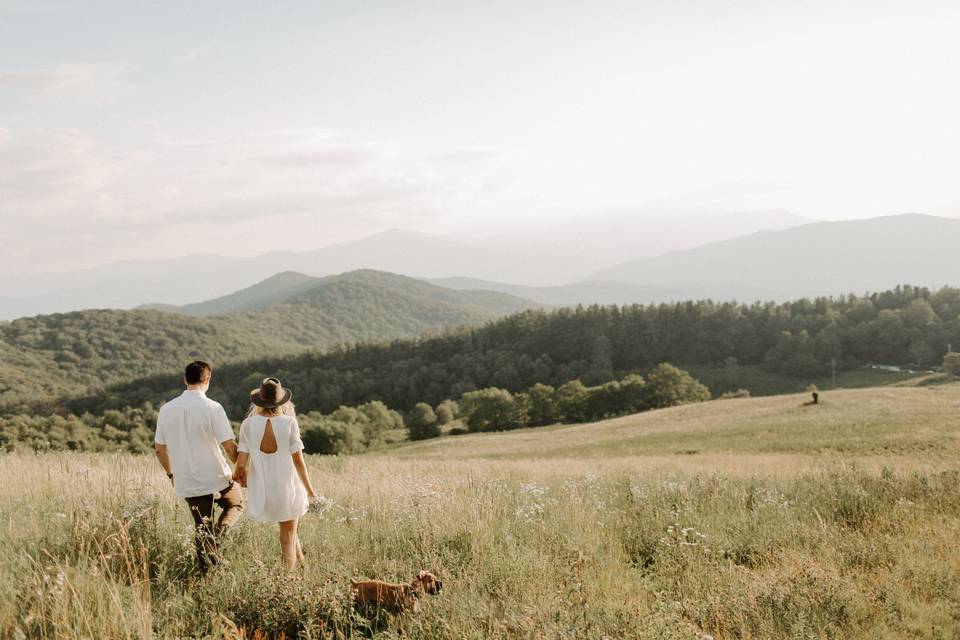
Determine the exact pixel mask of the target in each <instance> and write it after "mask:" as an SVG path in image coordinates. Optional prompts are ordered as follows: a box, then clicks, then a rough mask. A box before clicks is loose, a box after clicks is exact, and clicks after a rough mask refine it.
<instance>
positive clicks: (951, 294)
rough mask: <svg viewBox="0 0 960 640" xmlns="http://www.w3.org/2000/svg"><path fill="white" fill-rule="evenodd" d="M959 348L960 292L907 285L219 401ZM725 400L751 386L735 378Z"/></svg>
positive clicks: (505, 341) (244, 371)
mask: <svg viewBox="0 0 960 640" xmlns="http://www.w3.org/2000/svg"><path fill="white" fill-rule="evenodd" d="M951 343H952V344H960V289H954V288H944V289H940V290H939V291H936V292H931V291H930V290H928V289H925V288H919V287H909V286H904V287H897V288H896V289H893V290H891V291H886V292H882V293H876V294H872V295H869V296H843V297H838V298H817V299H815V300H809V299H802V300H797V301H794V302H787V303H779V304H778V303H754V304H749V305H748V304H738V303H734V302H727V303H717V302H711V301H701V302H678V303H670V304H660V305H634V306H627V307H617V306H591V307H578V308H567V309H558V310H553V311H527V312H522V313H518V314H514V315H512V316H509V317H506V318H503V319H501V320H498V321H495V322H491V323H489V324H487V325H485V326H483V327H479V328H475V329H467V330H461V331H454V332H450V333H449V334H447V335H443V336H438V337H434V338H428V339H416V340H397V341H394V342H392V343H389V344H382V345H374V344H365V345H353V346H342V347H339V348H337V349H335V350H333V351H330V352H327V353H316V352H310V353H303V354H300V355H297V356H290V357H275V358H269V359H260V360H252V361H248V362H245V363H237V364H231V365H227V366H224V367H219V368H218V369H217V371H216V372H215V378H214V388H213V391H212V395H213V396H214V397H216V398H217V399H218V400H220V401H221V402H223V403H224V405H225V406H227V407H229V408H230V409H231V410H233V411H237V410H242V409H243V407H244V406H245V405H246V402H247V393H248V391H249V389H250V388H252V387H253V386H255V384H256V382H257V381H259V379H261V378H262V377H263V376H265V375H267V374H270V375H277V376H279V377H280V378H281V379H282V380H283V381H284V384H286V385H288V386H291V387H293V388H294V389H296V390H297V394H298V398H299V399H300V405H301V406H304V408H305V409H308V410H319V411H323V412H331V411H333V410H335V409H336V408H337V407H339V406H341V405H358V404H362V403H365V402H369V401H371V400H381V401H382V402H385V403H386V404H387V405H389V406H391V407H395V408H397V409H399V410H401V411H404V412H409V411H410V410H411V409H412V408H413V407H414V406H415V405H416V404H417V403H418V402H426V403H428V404H430V405H431V406H436V404H437V403H439V402H441V401H443V400H444V399H446V398H459V397H461V396H462V395H463V394H465V393H469V392H471V391H476V390H479V389H486V388H490V387H497V388H500V389H504V390H507V391H509V392H511V393H517V392H520V391H523V390H525V389H528V388H530V387H532V386H533V385H534V384H537V383H542V384H547V385H553V386H559V385H562V384H563V383H564V382H566V381H568V380H576V379H580V380H582V381H583V382H584V383H585V384H586V385H588V386H596V385H601V384H603V383H605V382H609V381H611V380H616V379H619V378H622V377H623V376H624V375H627V374H629V373H638V372H639V373H645V372H648V371H649V370H651V369H652V368H653V367H655V366H656V365H657V364H658V363H660V362H673V363H676V364H678V365H680V366H683V367H685V368H690V369H692V370H696V367H697V366H698V365H699V366H723V365H724V364H726V363H731V362H732V363H736V364H738V366H742V365H751V366H754V367H763V368H765V369H766V370H767V371H769V372H771V373H775V374H777V376H780V377H787V378H789V377H791V376H792V377H794V378H795V379H809V377H811V376H814V375H820V374H826V373H828V372H829V371H830V368H831V362H833V361H836V364H837V366H838V368H839V369H841V370H842V369H844V368H852V367H855V366H858V365H860V364H864V363H882V364H893V365H911V364H913V365H920V366H934V365H939V364H940V362H941V358H942V356H943V354H944V353H945V352H946V351H947V347H948V345H949V344H951ZM178 384H179V374H178V373H172V374H169V375H164V376H154V377H150V378H144V379H141V380H137V381H135V382H133V383H128V384H122V385H116V386H114V387H112V388H110V389H109V390H108V393H106V394H98V395H96V396H92V397H90V398H85V399H84V398H78V399H73V400H71V401H70V402H69V403H68V406H69V408H70V409H72V410H73V411H75V412H83V411H93V412H99V411H102V410H104V409H107V408H117V407H122V406H127V405H130V406H138V405H140V404H141V403H143V402H145V401H150V402H154V403H156V402H159V401H161V400H163V399H164V398H165V397H169V396H170V395H171V394H173V393H175V392H176V387H177V385H178ZM723 385H724V386H723V388H720V387H719V386H718V387H717V388H713V389H712V391H713V392H714V393H715V394H719V393H722V392H724V391H733V390H736V389H738V388H740V387H743V386H746V387H747V388H749V385H748V384H744V382H743V381H741V380H738V379H736V378H735V377H729V379H725V380H724V383H723Z"/></svg>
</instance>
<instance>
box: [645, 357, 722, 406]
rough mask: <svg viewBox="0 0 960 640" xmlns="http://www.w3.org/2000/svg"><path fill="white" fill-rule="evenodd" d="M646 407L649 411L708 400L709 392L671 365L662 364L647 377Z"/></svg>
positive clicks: (685, 373)
mask: <svg viewBox="0 0 960 640" xmlns="http://www.w3.org/2000/svg"><path fill="white" fill-rule="evenodd" d="M646 397H647V406H648V407H649V408H650V409H660V408H663V407H672V406H675V405H678V404H688V403H691V402H703V401H705V400H709V399H710V390H709V389H707V388H706V387H705V386H704V385H702V384H700V383H699V382H698V381H696V380H694V379H693V377H692V376H691V375H690V374H689V373H687V372H686V371H683V370H682V369H678V368H676V367H675V366H673V365H672V364H667V363H663V364H660V365H659V366H657V368H656V369H654V370H653V371H652V372H651V373H650V375H649V376H647V386H646Z"/></svg>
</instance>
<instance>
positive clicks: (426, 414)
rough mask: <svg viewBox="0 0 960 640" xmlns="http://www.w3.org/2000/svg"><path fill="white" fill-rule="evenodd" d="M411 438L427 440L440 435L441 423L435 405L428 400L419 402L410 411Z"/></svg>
mask: <svg viewBox="0 0 960 640" xmlns="http://www.w3.org/2000/svg"><path fill="white" fill-rule="evenodd" d="M407 429H408V431H409V433H410V439H411V440H426V439H427V438H436V437H437V436H439V435H440V423H439V422H438V421H437V414H435V413H434V412H433V407H431V406H430V405H428V404H427V403H426V402H418V403H417V404H416V405H414V407H413V410H412V411H411V412H410V424H409V425H407Z"/></svg>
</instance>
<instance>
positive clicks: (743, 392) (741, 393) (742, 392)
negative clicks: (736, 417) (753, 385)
mask: <svg viewBox="0 0 960 640" xmlns="http://www.w3.org/2000/svg"><path fill="white" fill-rule="evenodd" d="M749 397H750V390H749V389H737V390H736V391H724V392H723V394H721V396H720V398H722V399H723V400H729V399H731V398H749Z"/></svg>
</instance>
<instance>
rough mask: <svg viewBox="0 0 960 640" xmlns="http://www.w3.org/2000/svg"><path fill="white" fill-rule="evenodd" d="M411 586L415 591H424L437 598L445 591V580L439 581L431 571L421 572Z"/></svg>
mask: <svg viewBox="0 0 960 640" xmlns="http://www.w3.org/2000/svg"><path fill="white" fill-rule="evenodd" d="M410 586H411V587H413V589H414V591H423V592H424V593H427V594H429V595H431V596H435V595H437V594H438V593H440V590H441V589H443V580H439V579H437V576H435V575H433V574H432V573H430V572H429V571H421V572H420V573H418V574H417V577H416V578H414V579H413V582H411V583H410Z"/></svg>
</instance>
